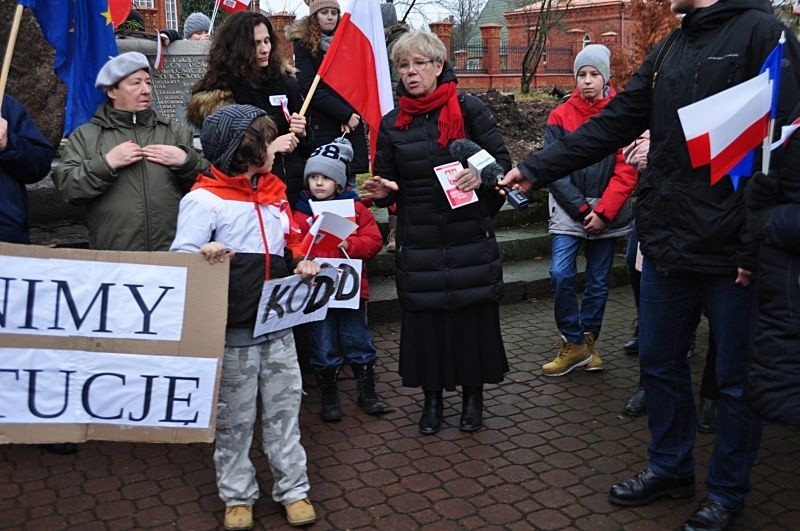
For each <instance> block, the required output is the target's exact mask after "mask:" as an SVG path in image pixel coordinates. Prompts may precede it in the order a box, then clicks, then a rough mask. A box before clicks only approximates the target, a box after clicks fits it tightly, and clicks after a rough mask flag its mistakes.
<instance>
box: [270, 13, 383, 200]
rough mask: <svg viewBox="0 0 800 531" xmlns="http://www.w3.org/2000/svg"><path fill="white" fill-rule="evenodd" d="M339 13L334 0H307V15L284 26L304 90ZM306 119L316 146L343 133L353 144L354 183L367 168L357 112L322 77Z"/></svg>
mask: <svg viewBox="0 0 800 531" xmlns="http://www.w3.org/2000/svg"><path fill="white" fill-rule="evenodd" d="M340 16H341V9H340V8H339V2H337V0H309V2H308V16H307V17H305V18H303V19H301V20H299V21H298V22H297V23H296V24H294V25H292V26H290V27H288V28H287V29H286V36H287V37H288V38H289V39H290V40H292V41H294V65H295V66H296V67H297V70H298V72H297V80H298V81H299V82H300V88H302V89H303V93H304V94H306V93H308V90H309V89H310V88H311V83H312V82H313V81H314V77H315V76H316V74H317V71H318V70H319V67H320V65H321V64H322V60H323V59H324V58H325V53H326V52H327V50H328V47H329V46H330V44H331V41H332V40H333V33H334V32H335V31H336V28H337V26H338V25H339V19H340ZM308 121H309V123H310V124H311V128H312V130H313V132H314V142H315V143H316V145H317V146H324V145H325V144H330V143H331V142H333V141H334V140H335V139H336V138H338V137H340V136H342V135H343V134H346V135H347V139H348V140H350V143H351V144H352V146H353V162H352V163H351V164H350V173H349V174H348V182H347V184H348V186H350V187H355V175H356V174H357V173H364V172H367V171H369V157H368V155H367V137H366V134H365V131H364V125H363V123H362V120H361V116H359V115H358V113H356V111H355V109H353V107H352V106H350V104H349V103H347V102H346V101H345V100H344V99H343V98H342V97H341V96H340V95H339V94H338V93H337V92H335V91H334V90H333V89H331V88H330V87H329V86H328V85H326V84H325V82H324V81H322V82H320V83H319V85H318V86H317V89H316V90H315V91H314V95H313V97H312V98H311V103H310V104H309V109H308Z"/></svg>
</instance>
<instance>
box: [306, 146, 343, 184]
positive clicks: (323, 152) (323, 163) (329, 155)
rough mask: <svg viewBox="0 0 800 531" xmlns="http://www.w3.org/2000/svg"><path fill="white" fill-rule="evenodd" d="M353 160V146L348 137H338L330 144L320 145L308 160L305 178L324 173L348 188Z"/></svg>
mask: <svg viewBox="0 0 800 531" xmlns="http://www.w3.org/2000/svg"><path fill="white" fill-rule="evenodd" d="M352 161H353V147H352V145H351V144H350V141H349V140H347V139H346V138H337V139H336V140H334V141H333V142H331V143H330V144H325V145H324V146H319V147H317V148H316V149H314V151H313V152H312V153H311V156H310V157H308V160H307V161H306V169H305V171H304V172H303V180H304V181H305V180H307V179H308V176H309V175H311V174H314V173H318V174H320V175H324V176H325V177H328V178H329V179H333V180H334V181H336V184H338V185H339V186H341V187H342V190H344V189H345V188H347V169H348V168H349V167H350V163H351V162H352Z"/></svg>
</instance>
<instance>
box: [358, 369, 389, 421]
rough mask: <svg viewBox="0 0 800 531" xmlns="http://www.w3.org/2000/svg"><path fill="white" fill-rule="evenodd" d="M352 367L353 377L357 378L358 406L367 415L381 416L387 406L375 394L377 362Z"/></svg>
mask: <svg viewBox="0 0 800 531" xmlns="http://www.w3.org/2000/svg"><path fill="white" fill-rule="evenodd" d="M351 367H353V375H354V376H355V378H356V398H357V402H358V406H359V407H360V408H361V409H363V410H364V412H365V413H366V414H367V415H380V414H381V413H383V412H384V411H385V410H386V406H384V405H383V402H381V397H379V396H378V393H376V392H375V362H374V361H373V362H370V363H365V364H364V365H358V364H353V365H351Z"/></svg>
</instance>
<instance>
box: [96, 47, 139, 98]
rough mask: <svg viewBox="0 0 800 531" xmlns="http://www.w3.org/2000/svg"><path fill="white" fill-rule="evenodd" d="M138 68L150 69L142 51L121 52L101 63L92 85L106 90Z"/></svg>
mask: <svg viewBox="0 0 800 531" xmlns="http://www.w3.org/2000/svg"><path fill="white" fill-rule="evenodd" d="M139 70H147V71H148V72H149V71H150V63H148V62H147V57H145V56H144V54H143V53H139V52H125V53H121V54H119V55H118V56H116V57H114V58H113V59H109V61H108V62H107V63H106V64H104V65H103V68H101V69H100V72H98V73H97V79H96V80H95V82H94V86H95V88H98V89H100V90H104V91H105V90H108V89H110V88H111V87H113V86H114V85H116V84H117V83H119V82H120V81H122V80H123V79H125V78H126V77H128V76H129V75H131V74H133V73H134V72H138V71H139Z"/></svg>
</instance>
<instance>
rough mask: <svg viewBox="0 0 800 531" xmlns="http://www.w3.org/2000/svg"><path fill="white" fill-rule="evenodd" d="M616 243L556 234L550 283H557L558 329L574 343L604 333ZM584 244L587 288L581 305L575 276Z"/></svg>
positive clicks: (555, 300) (555, 294) (555, 287)
mask: <svg viewBox="0 0 800 531" xmlns="http://www.w3.org/2000/svg"><path fill="white" fill-rule="evenodd" d="M616 242H617V239H616V238H603V239H601V240H586V239H584V238H579V237H577V236H567V235H564V234H553V246H552V252H553V264H552V265H551V266H550V280H551V281H552V283H553V301H554V303H555V314H556V326H558V330H559V332H561V335H563V336H564V337H565V338H567V341H569V342H570V343H583V342H584V339H583V333H584V332H594V333H595V334H597V335H599V334H600V326H601V325H602V324H603V313H604V312H605V309H606V300H607V299H608V277H609V275H610V274H611V265H612V264H613V262H614V247H615V246H616ZM582 243H583V244H584V253H585V254H586V288H585V289H584V290H583V299H582V300H581V302H580V304H579V303H578V297H577V295H576V293H575V276H576V275H577V274H578V265H577V260H578V251H579V250H580V247H581V244H582Z"/></svg>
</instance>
